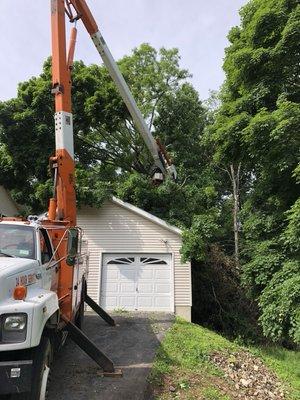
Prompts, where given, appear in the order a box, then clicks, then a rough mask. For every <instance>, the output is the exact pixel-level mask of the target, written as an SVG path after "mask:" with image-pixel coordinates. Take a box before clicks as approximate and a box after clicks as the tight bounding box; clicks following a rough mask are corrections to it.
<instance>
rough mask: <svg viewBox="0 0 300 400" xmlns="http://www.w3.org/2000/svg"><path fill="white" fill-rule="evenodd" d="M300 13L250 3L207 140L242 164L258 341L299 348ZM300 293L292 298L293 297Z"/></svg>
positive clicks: (220, 154) (279, 4) (244, 230)
mask: <svg viewBox="0 0 300 400" xmlns="http://www.w3.org/2000/svg"><path fill="white" fill-rule="evenodd" d="M299 15H300V6H299V4H298V2H297V1H296V0H280V1H275V0H266V1H264V2H261V1H259V0H251V1H249V3H248V4H247V5H246V6H244V7H243V8H242V10H241V26H240V27H234V28H232V30H231V31H230V33H229V35H228V38H229V41H230V46H229V47H228V48H227V49H226V57H225V61H224V70H225V73H226V81H225V84H224V86H223V88H222V91H221V106H220V108H219V110H218V112H217V114H216V116H215V122H214V124H213V126H212V127H211V128H210V129H209V130H208V133H207V135H206V136H207V139H206V140H207V141H208V142H209V143H211V145H212V146H214V155H213V157H214V160H215V162H216V163H217V164H219V165H220V166H224V165H225V166H226V165H228V164H230V163H241V165H242V166H243V171H244V181H243V182H242V184H241V193H240V200H241V211H240V215H239V217H240V223H241V231H240V235H241V254H242V259H241V265H242V280H243V283H244V285H245V286H246V288H247V291H248V294H249V296H250V297H251V298H252V299H253V300H256V301H257V302H258V304H259V308H260V310H261V316H260V322H261V326H262V328H263V332H264V334H265V335H266V336H267V337H269V338H270V339H271V340H273V341H278V342H282V343H285V344H287V343H290V342H298V343H299V334H298V332H299V329H300V325H299V322H300V321H299V314H300V298H299V295H298V294H299V282H298V281H299V235H298V234H299V200H298V194H299V188H298V186H297V178H298V176H299V167H298V162H299V148H300V136H299V134H298V133H299V131H300V107H299V100H300V86H299V82H298V77H299V72H300V71H299V47H298V44H299V39H300V23H299V21H300V19H299ZM297 290H298V293H297Z"/></svg>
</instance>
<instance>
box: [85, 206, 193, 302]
mask: <svg viewBox="0 0 300 400" xmlns="http://www.w3.org/2000/svg"><path fill="white" fill-rule="evenodd" d="M78 225H79V226H80V227H81V228H83V230H84V239H85V240H87V243H88V250H89V254H90V258H89V266H90V268H89V279H88V287H89V294H90V296H91V297H92V298H93V299H94V300H95V301H97V302H99V298H100V296H99V295H100V293H99V291H100V281H101V276H100V273H101V268H100V266H101V253H103V252H105V253H139V252H141V253H143V252H144V253H172V255H174V286H175V287H174V293H175V306H191V305H192V300H191V266H190V263H185V264H184V263H182V262H181V260H180V253H179V250H180V248H181V244H182V240H181V236H180V234H177V233H175V232H171V231H170V230H168V229H166V228H163V227H162V226H159V225H158V224H156V223H154V222H152V221H149V220H147V219H146V218H144V217H142V216H140V215H138V214H136V213H135V212H133V211H131V210H128V209H126V208H124V207H122V206H120V205H118V204H115V203H114V202H112V201H107V202H105V203H104V204H103V206H102V207H101V208H100V209H95V208H82V209H79V210H78Z"/></svg>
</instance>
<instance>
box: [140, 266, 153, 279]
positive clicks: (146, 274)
mask: <svg viewBox="0 0 300 400" xmlns="http://www.w3.org/2000/svg"><path fill="white" fill-rule="evenodd" d="M138 275H139V281H142V280H145V279H153V277H154V271H153V268H152V266H149V267H140V270H139V271H138Z"/></svg>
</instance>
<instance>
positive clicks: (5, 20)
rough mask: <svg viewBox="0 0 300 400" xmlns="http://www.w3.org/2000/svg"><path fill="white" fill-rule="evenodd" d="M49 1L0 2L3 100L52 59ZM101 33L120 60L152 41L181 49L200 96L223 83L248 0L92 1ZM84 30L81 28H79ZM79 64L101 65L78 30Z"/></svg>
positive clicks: (83, 34)
mask: <svg viewBox="0 0 300 400" xmlns="http://www.w3.org/2000/svg"><path fill="white" fill-rule="evenodd" d="M49 3H50V0H32V1H31V0H15V1H12V0H0V51H1V53H0V55H1V56H0V100H6V99H8V98H11V97H14V96H16V90H17V84H18V82H21V81H24V80H26V79H28V78H30V77H31V76H34V75H38V74H39V73H40V72H41V68H42V64H43V62H44V60H45V58H46V57H48V56H49V54H50V23H49V18H50V11H49V8H50V7H49ZM88 3H89V5H90V7H91V9H92V11H93V13H94V16H95V17H96V20H97V22H98V25H99V26H100V30H101V31H102V34H103V36H104V38H105V39H106V42H107V44H108V46H109V48H110V50H111V52H112V54H113V56H114V57H115V58H116V59H118V58H120V57H122V56H123V55H124V54H128V53H129V52H130V51H131V49H132V48H134V47H136V46H138V45H139V44H141V43H143V42H148V43H150V44H151V45H152V46H154V47H155V48H159V47H162V46H164V47H167V48H171V47H177V48H179V50H180V54H181V58H182V60H181V65H182V66H183V67H184V68H187V69H189V71H190V72H191V73H192V74H193V78H192V83H193V85H194V86H195V87H196V89H197V90H198V91H199V94H200V97H201V98H202V99H206V98H207V97H208V94H209V90H210V89H212V90H217V89H218V88H219V87H220V85H221V84H222V82H223V79H224V74H223V72H222V59H223V56H224V48H225V47H226V46H227V43H228V42H227V39H226V35H227V33H228V30H229V29H230V27H232V26H234V25H237V24H239V14H238V10H239V9H240V7H241V6H242V5H244V4H245V3H246V0H209V1H207V0H185V1H183V0H89V1H88ZM80 25H81V24H80ZM75 58H76V59H82V60H83V61H84V62H85V63H86V64H89V63H98V62H99V56H98V54H97V53H96V50H95V48H94V47H93V44H92V42H91V40H90V39H89V37H88V35H87V33H86V32H85V31H84V30H83V29H82V28H81V26H80V29H79V37H78V44H77V49H76V56H75Z"/></svg>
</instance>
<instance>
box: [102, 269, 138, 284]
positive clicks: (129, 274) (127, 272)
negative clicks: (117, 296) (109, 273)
mask: <svg viewBox="0 0 300 400" xmlns="http://www.w3.org/2000/svg"><path fill="white" fill-rule="evenodd" d="M108 268H109V266H108ZM119 277H120V280H121V281H132V282H134V281H135V269H134V268H121V267H120V272H119Z"/></svg>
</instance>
